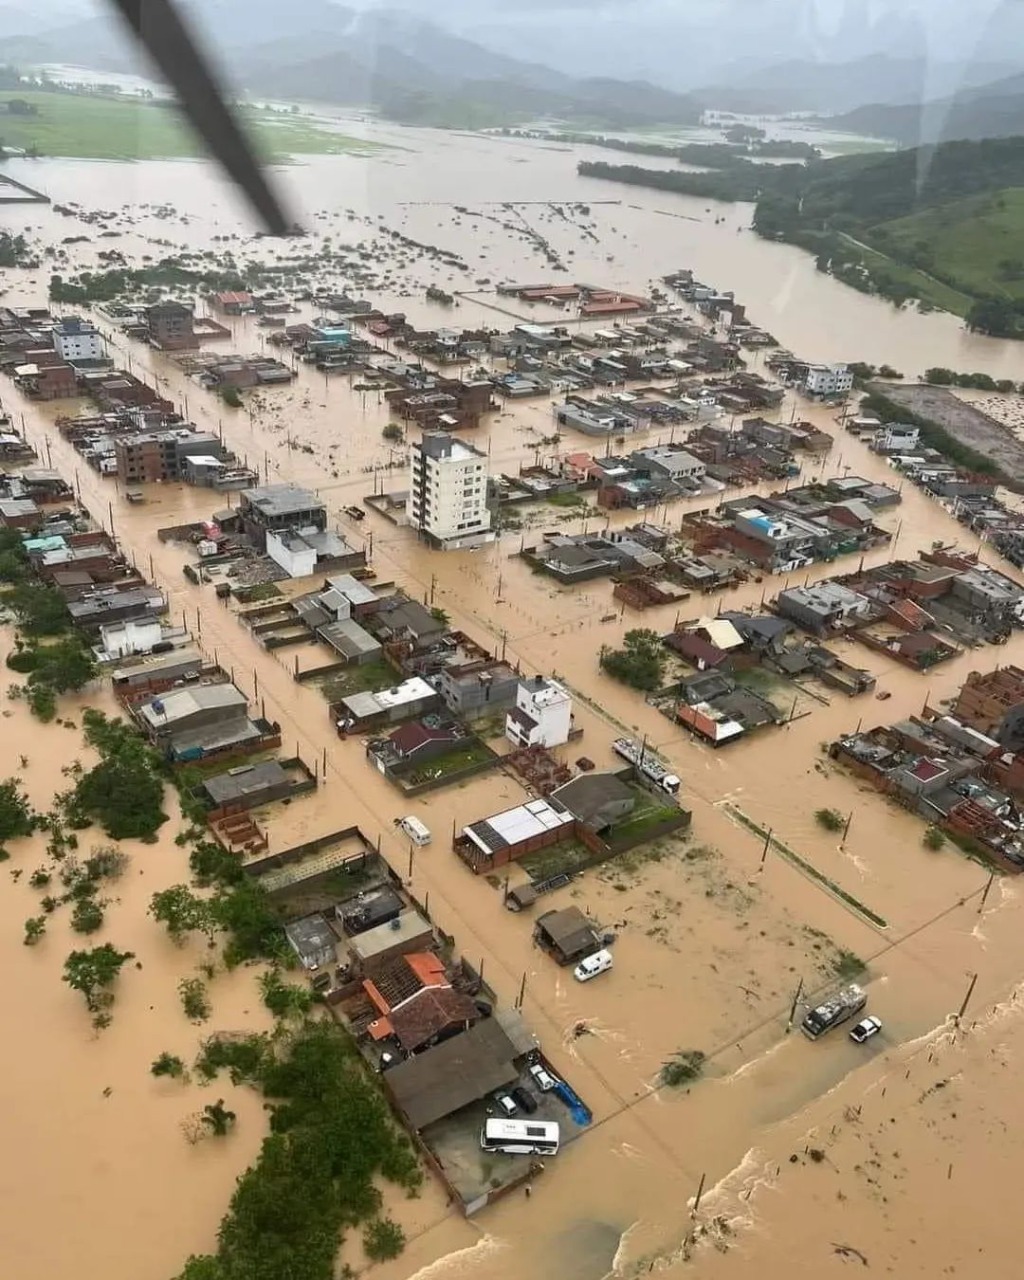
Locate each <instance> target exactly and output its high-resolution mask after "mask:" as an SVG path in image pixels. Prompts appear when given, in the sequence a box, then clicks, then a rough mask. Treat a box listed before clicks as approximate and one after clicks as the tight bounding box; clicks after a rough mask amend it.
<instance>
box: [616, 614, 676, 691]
mask: <svg viewBox="0 0 1024 1280" xmlns="http://www.w3.org/2000/svg"><path fill="white" fill-rule="evenodd" d="M622 643H623V647H622V648H621V649H611V648H609V647H608V646H607V645H606V646H604V647H603V648H602V649H601V667H602V669H603V670H604V671H607V672H608V674H609V675H610V676H614V677H615V679H616V680H621V681H622V683H623V684H628V685H629V686H630V687H631V688H633V689H643V690H644V691H645V692H652V691H653V690H655V689H660V688H661V682H662V678H663V676H664V673H665V659H666V654H665V649H664V647H663V645H662V643H661V637H660V636H659V635H658V633H657V632H656V631H649V630H646V629H644V628H642V627H638V628H634V630H632V631H627V632H626V634H625V635H624V636H623V638H622Z"/></svg>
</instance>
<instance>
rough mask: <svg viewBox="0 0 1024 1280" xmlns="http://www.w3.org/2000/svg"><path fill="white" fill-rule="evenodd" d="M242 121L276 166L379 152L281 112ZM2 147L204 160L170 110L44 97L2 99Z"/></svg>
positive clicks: (118, 100)
mask: <svg viewBox="0 0 1024 1280" xmlns="http://www.w3.org/2000/svg"><path fill="white" fill-rule="evenodd" d="M12 99H15V100H21V101H23V102H27V103H29V104H31V105H32V106H33V107H35V108H36V111H37V114H35V115H21V114H17V115H15V114H12V113H11V112H10V110H9V108H8V105H7V104H8V103H9V102H10V101H11V100H12ZM238 114H239V117H240V119H241V121H242V123H243V125H244V126H245V127H246V129H247V130H248V132H249V133H250V134H251V136H252V138H253V139H254V142H255V144H256V146H257V148H258V150H259V151H260V153H261V154H262V155H263V157H264V159H266V160H270V161H282V160H287V159H288V158H289V157H291V156H297V155H371V154H373V153H374V152H376V151H377V150H378V149H379V148H378V147H377V146H376V145H375V144H373V143H368V142H364V141H362V140H361V139H359V138H351V137H348V136H346V135H345V134H342V133H334V132H332V131H331V130H329V129H325V128H321V127H320V126H318V125H317V124H315V123H314V122H313V121H311V120H310V119H309V118H308V117H305V116H302V115H296V114H292V113H290V112H287V111H283V110H267V109H265V108H264V109H260V108H256V107H240V108H239V109H238ZM0 143H2V144H3V145H4V146H7V147H17V148H19V149H21V150H25V151H27V150H29V149H31V148H34V149H35V150H36V151H37V152H38V153H39V154H40V155H43V156H68V157H75V158H79V159H90V160H178V159H192V158H196V157H200V156H204V155H205V154H206V150H205V148H204V146H203V144H202V142H201V141H200V139H199V137H198V136H197V135H196V134H195V132H194V131H193V130H192V128H191V126H190V125H189V124H188V123H187V122H186V120H185V119H184V117H183V116H182V115H181V114H180V113H179V111H178V110H177V109H176V108H175V107H174V106H172V105H167V104H160V103H158V102H155V101H154V102H148V101H138V100H136V99H133V98H128V97H116V96H110V97H104V96H101V95H99V94H86V93H82V94H78V93H57V92H51V91H48V90H45V89H34V90H28V89H26V90H20V89H19V90H18V91H16V92H14V91H10V92H5V93H3V94H0Z"/></svg>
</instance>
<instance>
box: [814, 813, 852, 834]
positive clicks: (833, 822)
mask: <svg viewBox="0 0 1024 1280" xmlns="http://www.w3.org/2000/svg"><path fill="white" fill-rule="evenodd" d="M814 821H815V822H816V823H817V824H818V826H819V827H824V828H825V830H826V831H842V829H843V828H844V827H845V826H846V819H845V818H844V817H843V815H842V814H841V813H840V812H839V810H838V809H815V811H814Z"/></svg>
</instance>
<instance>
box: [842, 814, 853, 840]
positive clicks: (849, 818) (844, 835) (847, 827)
mask: <svg viewBox="0 0 1024 1280" xmlns="http://www.w3.org/2000/svg"><path fill="white" fill-rule="evenodd" d="M852 821H853V810H852V809H851V810H850V816H849V817H848V818H847V819H846V826H845V827H843V838H842V840H840V841H839V845H840V847H842V846H843V845H844V844H846V837H847V836H848V835H849V833H850V823H851V822H852Z"/></svg>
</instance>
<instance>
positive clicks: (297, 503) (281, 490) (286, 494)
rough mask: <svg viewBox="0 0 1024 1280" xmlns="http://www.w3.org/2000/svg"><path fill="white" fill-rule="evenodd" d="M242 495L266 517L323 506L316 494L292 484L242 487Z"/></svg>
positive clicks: (270, 517)
mask: <svg viewBox="0 0 1024 1280" xmlns="http://www.w3.org/2000/svg"><path fill="white" fill-rule="evenodd" d="M242 497H243V498H244V499H245V500H246V501H247V502H248V503H249V505H250V506H251V507H255V508H256V510H257V511H259V512H260V514H261V515H264V516H266V517H267V518H268V519H272V518H274V517H277V516H288V515H294V514H296V513H298V512H303V511H310V510H314V509H316V508H319V507H322V506H323V503H322V502H321V501H320V499H319V498H318V497H317V496H316V494H314V493H310V491H309V490H308V489H300V488H298V487H297V486H296V485H292V484H269V485H263V486H261V487H260V488H256V489H243V490H242Z"/></svg>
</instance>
